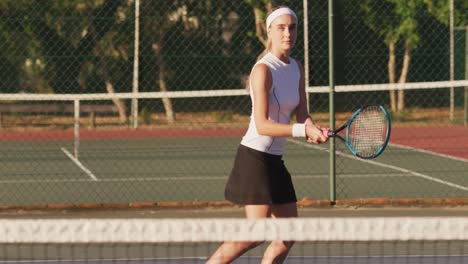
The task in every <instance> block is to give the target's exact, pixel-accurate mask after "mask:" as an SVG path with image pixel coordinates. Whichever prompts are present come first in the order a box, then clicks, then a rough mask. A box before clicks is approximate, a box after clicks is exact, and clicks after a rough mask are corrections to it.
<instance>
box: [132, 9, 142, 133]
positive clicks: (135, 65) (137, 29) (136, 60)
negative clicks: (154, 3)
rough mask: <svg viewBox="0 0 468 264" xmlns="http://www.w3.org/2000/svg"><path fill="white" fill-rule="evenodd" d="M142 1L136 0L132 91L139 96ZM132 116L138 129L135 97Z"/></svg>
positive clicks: (133, 125)
mask: <svg viewBox="0 0 468 264" xmlns="http://www.w3.org/2000/svg"><path fill="white" fill-rule="evenodd" d="M139 38H140V0H135V39H134V45H135V47H134V48H133V52H134V54H133V85H132V90H133V94H134V95H137V94H138V79H139V78H138V63H139V58H138V56H139V50H138V47H139V43H140V39H139ZM131 112H132V114H131V115H132V116H131V118H130V119H131V121H132V127H133V128H137V127H138V98H137V97H133V98H132V111H131Z"/></svg>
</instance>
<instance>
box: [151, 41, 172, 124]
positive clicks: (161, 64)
mask: <svg viewBox="0 0 468 264" xmlns="http://www.w3.org/2000/svg"><path fill="white" fill-rule="evenodd" d="M152 47H153V50H154V52H155V54H156V60H157V64H158V66H159V89H160V90H161V92H167V91H168V89H167V85H166V79H165V71H166V67H165V64H164V60H163V59H162V52H161V46H160V45H159V44H158V43H156V42H154V43H153V45H152ZM162 101H163V105H164V110H165V111H166V119H167V122H169V123H171V124H172V123H174V121H175V114H174V110H173V108H172V101H171V98H168V97H163V98H162Z"/></svg>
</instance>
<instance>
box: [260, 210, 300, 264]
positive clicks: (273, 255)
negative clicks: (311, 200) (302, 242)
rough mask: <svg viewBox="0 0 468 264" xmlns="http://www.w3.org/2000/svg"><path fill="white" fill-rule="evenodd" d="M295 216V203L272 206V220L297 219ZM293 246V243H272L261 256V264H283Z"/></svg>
mask: <svg viewBox="0 0 468 264" xmlns="http://www.w3.org/2000/svg"><path fill="white" fill-rule="evenodd" d="M297 215H298V214H297V205H296V203H288V204H275V205H273V206H272V211H271V216H272V217H273V218H280V217H297ZM293 244H294V242H293V241H280V240H275V241H272V242H271V244H270V245H269V246H268V248H267V249H266V251H265V253H264V254H263V259H262V264H269V263H275V264H276V263H283V261H284V260H285V259H286V257H287V256H288V253H289V250H290V249H291V247H292V246H293Z"/></svg>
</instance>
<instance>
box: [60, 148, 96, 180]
mask: <svg viewBox="0 0 468 264" xmlns="http://www.w3.org/2000/svg"><path fill="white" fill-rule="evenodd" d="M61 150H62V151H63V153H65V155H67V157H69V158H70V159H71V160H72V161H73V163H75V164H76V166H78V168H80V169H81V170H82V171H84V172H85V173H86V174H88V176H89V177H90V178H91V179H92V180H93V181H98V178H96V176H94V174H93V173H92V172H91V171H90V170H88V168H86V167H85V166H84V165H83V164H81V162H80V161H79V160H77V159H76V158H75V157H73V155H72V154H70V152H68V150H66V149H65V148H61Z"/></svg>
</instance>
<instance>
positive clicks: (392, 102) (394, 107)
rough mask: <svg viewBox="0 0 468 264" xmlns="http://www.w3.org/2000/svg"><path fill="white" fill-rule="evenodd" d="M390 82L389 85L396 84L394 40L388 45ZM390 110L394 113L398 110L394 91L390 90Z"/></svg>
mask: <svg viewBox="0 0 468 264" xmlns="http://www.w3.org/2000/svg"><path fill="white" fill-rule="evenodd" d="M388 80H389V83H395V41H393V40H390V43H389V44H388ZM390 109H391V110H392V111H393V112H396V110H397V105H396V97H395V91H394V90H390Z"/></svg>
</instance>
